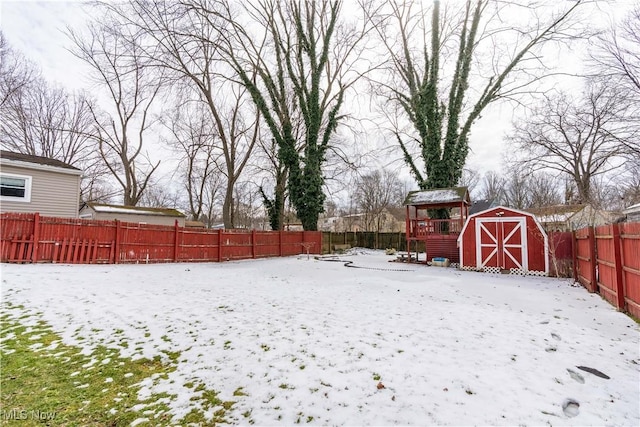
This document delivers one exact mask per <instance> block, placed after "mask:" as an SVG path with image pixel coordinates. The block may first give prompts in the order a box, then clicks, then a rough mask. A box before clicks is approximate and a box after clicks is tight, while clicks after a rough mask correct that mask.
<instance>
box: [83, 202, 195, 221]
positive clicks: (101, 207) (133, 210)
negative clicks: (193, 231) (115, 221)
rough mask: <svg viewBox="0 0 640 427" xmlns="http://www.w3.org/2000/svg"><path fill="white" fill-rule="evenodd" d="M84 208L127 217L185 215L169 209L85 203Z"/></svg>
mask: <svg viewBox="0 0 640 427" xmlns="http://www.w3.org/2000/svg"><path fill="white" fill-rule="evenodd" d="M85 205H86V206H88V207H90V208H91V209H93V210H94V211H95V212H102V213H120V214H129V215H155V216H169V217H178V218H183V217H185V214H183V213H182V212H180V211H178V210H176V209H170V208H145V207H140V206H120V205H106V204H102V203H93V202H87V203H85Z"/></svg>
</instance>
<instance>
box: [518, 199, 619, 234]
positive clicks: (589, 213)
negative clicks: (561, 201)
mask: <svg viewBox="0 0 640 427" xmlns="http://www.w3.org/2000/svg"><path fill="white" fill-rule="evenodd" d="M526 212H529V213H532V214H534V215H535V216H536V219H537V220H538V222H540V224H542V226H543V227H544V229H545V230H546V231H573V230H577V229H579V228H583V227H587V226H590V225H603V224H609V223H610V222H611V214H610V213H609V212H606V211H603V210H600V209H595V208H594V207H593V206H591V205H556V206H543V207H541V208H531V209H526Z"/></svg>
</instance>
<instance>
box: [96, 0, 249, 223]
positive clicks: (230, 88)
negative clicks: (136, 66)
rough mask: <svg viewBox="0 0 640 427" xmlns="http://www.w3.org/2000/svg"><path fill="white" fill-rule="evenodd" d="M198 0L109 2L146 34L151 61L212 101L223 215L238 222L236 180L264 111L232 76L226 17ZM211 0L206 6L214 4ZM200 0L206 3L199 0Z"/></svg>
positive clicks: (124, 19) (144, 41)
mask: <svg viewBox="0 0 640 427" xmlns="http://www.w3.org/2000/svg"><path fill="white" fill-rule="evenodd" d="M194 3H196V2H195V0H194V1H184V2H172V1H162V0H155V1H144V0H134V1H131V2H128V3H125V4H114V3H106V4H105V7H106V8H107V10H108V11H109V13H110V14H112V15H113V16H115V17H116V18H117V19H118V20H119V21H120V22H121V23H123V24H126V25H127V26H130V27H131V28H133V29H134V31H136V32H137V34H140V35H141V40H140V46H141V49H142V50H143V51H144V54H145V55H146V57H147V59H148V60H149V62H150V64H151V65H153V66H154V67H157V68H159V69H162V70H164V71H165V72H167V73H168V76H169V77H170V78H171V79H172V81H173V82H174V83H175V84H176V85H178V86H180V85H183V86H186V88H187V89H186V90H188V91H190V92H189V93H190V94H193V91H194V90H195V91H196V92H197V93H198V94H199V95H198V98H199V99H200V100H201V101H202V102H204V104H205V105H206V106H207V107H208V112H209V120H211V121H212V123H213V124H214V127H215V132H216V136H217V140H218V141H219V147H220V148H221V149H222V158H221V160H222V161H221V162H220V163H219V164H220V165H221V166H222V168H221V172H222V173H223V174H224V175H225V176H226V188H225V191H224V195H223V206H222V216H223V220H224V224H225V227H226V228H233V227H234V225H235V224H234V204H233V192H234V186H235V185H236V183H237V182H238V180H239V179H240V177H241V175H242V173H243V171H244V169H245V167H246V165H247V163H248V161H249V159H250V158H251V154H252V152H253V149H254V147H255V145H256V142H257V141H258V139H259V135H260V114H259V112H257V111H256V109H255V106H254V105H253V103H251V101H250V98H249V97H248V94H247V93H246V91H245V90H244V88H243V87H242V86H240V85H238V84H236V83H235V82H234V81H233V80H232V79H231V77H233V71H232V70H231V69H229V67H228V66H225V64H226V62H225V61H224V60H223V58H222V57H221V52H220V49H219V46H218V38H219V32H220V31H221V30H222V29H223V28H224V27H225V25H226V21H224V20H223V19H215V18H213V17H211V16H208V17H207V18H205V17H203V15H202V14H201V13H198V12H197V11H196V5H195V4H194ZM217 3H218V2H217V1H216V0H211V1H209V0H207V1H205V2H204V3H203V5H202V6H203V7H214V6H213V5H216V4H217ZM198 5H200V4H199V3H198Z"/></svg>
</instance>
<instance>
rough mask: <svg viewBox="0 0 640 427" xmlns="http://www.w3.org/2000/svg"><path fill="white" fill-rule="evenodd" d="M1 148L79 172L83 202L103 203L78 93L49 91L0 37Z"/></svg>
mask: <svg viewBox="0 0 640 427" xmlns="http://www.w3.org/2000/svg"><path fill="white" fill-rule="evenodd" d="M0 55H1V56H2V58H0V90H1V91H2V95H0V97H1V98H2V104H0V144H2V146H3V147H4V148H5V149H7V150H10V151H14V152H19V153H24V154H31V155H35V156H43V157H47V158H51V159H56V160H60V161H62V162H65V163H67V164H70V165H72V166H75V167H77V168H79V169H81V170H82V171H83V176H82V180H81V185H80V197H81V200H83V201H93V200H96V199H102V200H105V199H108V197H109V196H110V193H111V188H110V186H109V185H108V183H107V182H106V181H107V180H106V170H105V168H104V166H103V164H102V162H101V159H100V156H99V155H97V149H96V143H95V140H94V138H93V136H94V135H92V130H93V119H92V115H91V110H90V103H91V100H89V99H88V98H87V97H86V95H85V94H83V93H75V94H72V93H69V92H67V91H66V90H64V89H62V88H60V87H52V86H51V85H50V84H49V83H48V82H47V81H46V80H45V79H44V77H43V76H42V75H41V74H40V72H39V70H38V69H37V68H36V67H35V66H34V65H32V64H30V63H28V62H27V61H26V60H25V59H24V58H23V57H22V56H21V55H20V54H19V53H17V52H15V51H12V50H11V49H10V48H9V46H8V45H7V43H6V40H5V39H4V38H3V36H2V34H0Z"/></svg>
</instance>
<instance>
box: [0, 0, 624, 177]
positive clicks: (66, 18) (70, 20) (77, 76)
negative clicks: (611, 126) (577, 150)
mask: <svg viewBox="0 0 640 427" xmlns="http://www.w3.org/2000/svg"><path fill="white" fill-rule="evenodd" d="M347 1H349V0H347ZM354 1H355V0H354ZM634 3H635V2H634V1H633V0H616V1H613V0H610V1H604V0H603V1H600V2H598V9H601V10H603V9H604V10H606V11H607V12H606V13H604V12H601V13H594V14H592V15H591V18H590V19H592V20H593V21H594V22H593V23H594V24H595V25H598V26H602V25H606V22H607V21H608V20H609V18H607V15H611V14H615V13H617V14H618V15H620V13H621V11H624V10H627V9H629V7H630V6H632V5H633V4H634ZM87 13H90V6H88V5H86V3H85V4H84V5H83V2H82V1H79V0H76V1H58V0H50V1H29V0H27V1H24V0H23V1H7V0H0V25H1V27H2V31H3V32H4V34H5V36H6V38H7V40H8V41H9V43H10V44H11V46H12V47H13V48H15V49H17V50H19V51H21V52H22V53H23V54H24V55H25V56H26V57H28V58H29V59H31V60H32V61H34V62H35V63H37V64H38V65H39V66H40V67H41V69H42V70H43V74H44V76H45V77H46V78H47V80H48V81H50V82H57V83H59V84H62V85H64V86H66V87H68V88H70V89H81V88H87V87H88V86H89V80H88V79H87V78H86V77H85V74H86V70H87V68H85V66H84V65H83V64H82V63H81V61H79V60H78V59H76V58H75V57H74V56H73V55H71V54H70V53H69V52H67V51H66V49H65V48H66V47H68V46H69V40H68V39H67V37H66V36H65V34H64V33H63V30H64V28H65V26H66V25H70V26H73V27H82V26H83V25H84V21H85V19H86V16H87ZM562 55H563V58H570V63H569V64H568V65H569V66H570V67H571V68H573V69H577V68H579V66H580V57H579V55H576V52H573V54H572V53H571V52H563V53H562ZM513 118H514V117H513V109H512V108H511V107H510V106H508V105H502V106H493V107H490V109H489V110H488V111H486V112H485V113H484V114H483V118H482V119H481V120H480V121H479V122H478V123H477V124H476V126H475V127H474V128H473V131H472V137H471V150H472V153H471V154H470V157H469V162H468V164H469V165H470V166H471V167H472V168H473V169H476V170H479V171H480V172H486V171H489V170H495V171H498V172H499V171H501V168H502V155H503V154H504V151H505V150H504V143H503V137H504V135H505V134H506V133H507V132H508V131H509V129H510V127H511V122H512V120H513ZM407 176H408V175H407Z"/></svg>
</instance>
